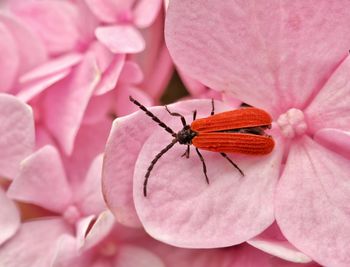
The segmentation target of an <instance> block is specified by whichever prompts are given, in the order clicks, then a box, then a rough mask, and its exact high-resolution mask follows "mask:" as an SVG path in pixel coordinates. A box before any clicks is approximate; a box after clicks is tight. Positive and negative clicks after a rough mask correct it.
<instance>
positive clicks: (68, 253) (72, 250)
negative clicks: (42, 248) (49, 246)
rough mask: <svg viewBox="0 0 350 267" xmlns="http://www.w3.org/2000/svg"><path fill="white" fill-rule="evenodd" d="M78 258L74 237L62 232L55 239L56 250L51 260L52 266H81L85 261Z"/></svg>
mask: <svg viewBox="0 0 350 267" xmlns="http://www.w3.org/2000/svg"><path fill="white" fill-rule="evenodd" d="M80 259H81V258H79V251H78V248H77V241H76V239H75V238H74V237H73V236H71V235H68V234H63V235H61V236H60V238H59V239H58V241H57V246H56V251H55V254H54V256H53V260H52V265H50V266H52V267H69V266H74V267H83V266H87V265H86V263H87V262H86V261H84V260H83V259H81V261H79V260H80ZM84 263H85V264H84Z"/></svg>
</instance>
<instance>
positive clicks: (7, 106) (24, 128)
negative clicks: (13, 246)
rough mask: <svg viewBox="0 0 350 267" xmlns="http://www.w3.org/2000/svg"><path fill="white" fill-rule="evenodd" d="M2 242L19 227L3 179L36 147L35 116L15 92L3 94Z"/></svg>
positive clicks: (0, 107) (0, 118)
mask: <svg viewBox="0 0 350 267" xmlns="http://www.w3.org/2000/svg"><path fill="white" fill-rule="evenodd" d="M0 136H1V138H0V150H1V155H0V177H1V178H0V210H1V212H0V228H1V231H0V245H2V244H3V243H4V242H5V241H7V240H8V239H10V238H11V237H12V236H13V235H14V234H15V233H16V232H17V230H18V228H19V227H20V213H19V210H18V209H17V207H16V205H15V203H14V201H12V200H11V199H9V198H8V197H7V196H6V193H5V191H4V189H3V187H2V184H3V183H2V180H3V178H4V179H8V180H12V179H13V178H14V177H15V176H16V175H17V174H18V173H19V171H20V162H21V160H22V159H24V158H25V157H26V156H27V155H29V154H30V153H31V152H32V150H33V148H34V120H33V114H32V111H31V109H30V108H29V106H27V105H26V104H24V103H22V102H20V101H19V100H18V99H16V98H15V97H14V96H11V95H6V94H0Z"/></svg>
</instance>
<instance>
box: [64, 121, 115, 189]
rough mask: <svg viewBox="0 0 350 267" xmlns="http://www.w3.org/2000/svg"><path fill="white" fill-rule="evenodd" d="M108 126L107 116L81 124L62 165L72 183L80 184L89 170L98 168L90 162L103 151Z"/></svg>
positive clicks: (109, 125)
mask: <svg viewBox="0 0 350 267" xmlns="http://www.w3.org/2000/svg"><path fill="white" fill-rule="evenodd" d="M110 127H111V119H107V118H105V119H103V120H101V118H100V120H99V121H98V122H95V123H91V124H82V125H81V127H80V128H79V131H78V134H77V138H76V140H75V143H74V150H73V152H72V154H71V155H70V156H68V157H64V166H65V168H66V170H67V174H68V176H69V180H70V181H71V182H72V184H75V185H79V186H80V185H81V183H82V182H83V181H84V180H85V178H86V177H87V176H88V173H89V172H90V171H91V172H90V174H93V173H94V172H95V171H97V169H98V168H97V169H96V168H95V167H97V166H98V164H97V165H95V166H94V167H92V166H93V165H92V164H93V163H92V162H93V161H94V160H95V158H96V157H97V156H98V155H99V154H101V153H102V152H103V150H104V147H105V144H106V140H107V137H108V133H109V130H110ZM96 163H98V161H96V162H95V164H96ZM91 167H92V169H91V170H89V169H90V168H91ZM91 179H92V177H91ZM79 186H78V187H79ZM77 190H79V188H77Z"/></svg>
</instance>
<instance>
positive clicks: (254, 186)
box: [134, 101, 282, 248]
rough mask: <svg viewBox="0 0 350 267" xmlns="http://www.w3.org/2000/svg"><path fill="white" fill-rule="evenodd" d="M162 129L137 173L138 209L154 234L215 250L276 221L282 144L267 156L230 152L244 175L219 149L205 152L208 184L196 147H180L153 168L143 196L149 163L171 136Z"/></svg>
mask: <svg viewBox="0 0 350 267" xmlns="http://www.w3.org/2000/svg"><path fill="white" fill-rule="evenodd" d="M207 103H209V101H208V102H207ZM171 110H172V111H174V112H177V111H176V110H174V109H171ZM198 111H201V110H198ZM181 114H183V112H181ZM201 114H202V116H203V114H205V113H202V112H200V113H199V115H201ZM191 115H192V114H191ZM199 117H200V116H199ZM188 119H189V118H188ZM179 126H180V125H179V124H178V127H179ZM157 130H158V131H154V132H153V133H152V136H151V137H150V138H149V139H148V140H147V141H146V143H145V144H144V146H143V147H142V150H141V152H140V155H139V157H138V160H137V162H136V166H135V173H134V202H135V207H136V211H137V214H138V215H139V217H140V220H141V222H142V224H143V226H144V227H145V229H146V231H147V232H148V233H149V234H150V235H151V236H153V237H154V238H156V239H158V240H161V241H163V242H165V243H168V244H171V245H175V246H180V247H193V248H213V247H221V246H230V245H235V244H239V243H242V242H244V241H246V240H248V239H250V238H252V237H254V236H256V235H257V234H259V233H261V232H262V231H263V230H265V229H266V228H267V227H268V226H269V225H270V224H271V223H272V222H273V220H274V214H273V195H274V187H275V185H276V183H277V178H278V174H279V167H278V162H280V160H281V157H282V151H281V146H279V145H276V148H275V150H274V152H273V153H272V154H271V155H269V156H265V157H251V156H250V157H249V156H240V155H234V154H232V155H229V157H230V158H231V159H232V160H233V161H234V162H235V163H236V164H237V165H238V166H239V167H240V168H241V169H242V170H243V172H244V173H245V176H244V177H242V176H241V174H240V173H239V172H238V171H237V170H236V169H235V168H234V167H233V166H232V165H231V164H230V163H229V162H228V161H227V160H226V159H224V158H223V157H222V156H221V155H220V154H219V153H213V152H206V151H201V154H202V155H203V157H204V159H205V162H206V167H207V173H208V177H209V180H210V184H209V185H208V184H207V183H206V181H205V176H204V174H203V167H202V163H201V161H200V159H199V158H198V157H197V155H196V153H195V151H194V148H193V147H192V148H191V150H192V156H191V157H190V158H189V159H186V158H181V155H182V154H183V153H184V151H185V149H186V147H185V146H181V145H175V146H174V147H173V148H172V149H171V150H169V151H168V152H167V153H166V154H165V155H164V156H163V157H162V158H161V160H160V161H159V163H158V164H157V165H156V166H155V168H154V169H153V170H152V173H151V177H150V181H149V184H148V187H147V189H148V195H147V197H144V195H143V184H144V180H145V174H146V171H147V169H148V168H149V166H150V162H151V160H152V159H154V158H155V155H157V154H158V153H159V152H160V151H161V150H162V149H163V148H164V147H165V146H166V145H168V144H169V143H170V142H171V139H172V137H171V136H169V134H166V133H163V132H164V131H163V129H157ZM262 207H263V209H262ZM198 229H201V230H200V231H198Z"/></svg>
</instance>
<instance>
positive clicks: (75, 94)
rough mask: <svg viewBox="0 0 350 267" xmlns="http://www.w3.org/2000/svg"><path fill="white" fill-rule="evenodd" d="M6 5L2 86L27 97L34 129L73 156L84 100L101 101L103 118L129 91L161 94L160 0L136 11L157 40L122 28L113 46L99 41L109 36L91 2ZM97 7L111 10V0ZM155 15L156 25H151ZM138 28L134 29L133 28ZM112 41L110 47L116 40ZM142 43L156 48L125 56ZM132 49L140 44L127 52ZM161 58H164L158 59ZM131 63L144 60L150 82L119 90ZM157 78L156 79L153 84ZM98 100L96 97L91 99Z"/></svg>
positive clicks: (167, 67) (165, 64)
mask: <svg viewBox="0 0 350 267" xmlns="http://www.w3.org/2000/svg"><path fill="white" fill-rule="evenodd" d="M9 7H10V8H9V10H10V11H9V12H7V13H9V15H6V16H5V15H2V16H0V19H1V22H3V26H4V27H3V28H4V29H3V33H4V34H3V38H4V43H5V44H6V45H4V47H3V49H2V51H3V53H1V55H3V58H4V60H2V64H4V66H3V68H4V69H6V70H7V71H6V73H4V80H5V84H4V88H3V89H2V88H0V89H2V90H3V91H8V92H11V93H14V94H17V96H18V97H19V98H20V99H22V100H23V101H26V102H29V103H30V105H32V106H33V108H34V110H35V115H36V116H35V117H36V124H37V126H38V128H39V127H40V128H43V129H44V131H47V132H49V135H52V136H53V137H54V138H55V139H56V140H57V141H58V143H59V145H60V147H62V149H63V151H64V152H65V153H66V154H67V155H70V154H71V153H72V149H73V146H74V141H75V139H76V136H77V133H78V130H79V128H80V125H81V124H82V123H83V121H84V115H85V113H86V112H87V110H88V107H89V105H90V106H91V105H94V106H95V107H96V104H98V105H101V107H100V108H99V110H100V111H101V112H100V115H101V117H100V119H101V120H102V119H106V118H108V117H109V115H110V114H111V113H112V112H115V110H116V108H115V107H116V106H118V108H119V110H121V109H122V108H121V106H124V103H126V105H128V104H129V102H128V101H124V100H120V99H123V96H124V95H125V94H127V93H128V92H129V91H130V90H131V91H134V92H136V94H138V95H141V96H142V99H147V102H149V103H150V102H153V99H152V98H153V97H154V98H158V97H159V96H160V94H161V92H162V90H163V89H164V85H165V84H166V82H167V80H168V79H169V75H170V72H171V62H170V58H169V56H168V54H167V53H166V52H164V51H163V50H164V47H165V45H164V40H163V38H160V37H159V36H160V34H162V32H163V29H162V27H160V26H161V25H162V22H163V15H162V14H161V13H160V10H161V1H157V3H156V2H155V3H154V4H152V5H151V6H149V4H148V3H143V2H142V1H141V2H140V7H139V8H136V9H135V10H134V12H135V21H136V22H137V25H142V27H143V28H145V27H147V29H145V31H144V32H145V34H146V33H147V34H149V35H150V36H151V37H157V38H154V39H153V38H149V39H147V40H146V41H145V40H144V39H143V35H141V33H137V36H138V37H137V38H136V39H134V38H131V37H132V36H134V35H133V34H131V35H132V36H131V37H130V36H129V33H130V31H129V30H120V32H119V34H118V36H117V37H118V38H117V39H118V40H126V42H122V44H120V47H119V48H118V49H117V50H116V49H114V48H115V47H114V48H111V47H110V46H108V44H106V43H105V42H104V41H105V40H106V38H107V39H108V38H110V35H108V34H103V36H104V37H105V38H102V39H101V40H102V41H101V40H100V39H99V38H98V36H99V34H98V33H99V32H100V31H99V30H100V29H102V28H104V27H105V25H102V23H104V21H100V20H99V17H98V16H97V17H96V16H95V14H94V13H93V12H92V11H94V10H95V9H94V7H95V6H94V5H92V6H91V5H90V4H89V5H87V4H86V3H85V1H83V0H77V1H48V2H42V1H37V0H32V1H25V2H21V1H11V2H9ZM90 7H92V8H91V10H90ZM98 7H99V8H102V9H103V8H104V7H107V8H108V2H105V3H104V4H100V5H98ZM115 8H120V9H122V10H124V8H126V7H124V4H123V3H119V4H116V5H115ZM140 8H141V9H142V10H144V11H146V13H147V14H149V16H148V17H147V18H148V19H147V21H143V18H145V16H142V15H140V10H139V9H140ZM158 17H159V18H158ZM156 19H157V21H156V23H153V22H155V20H156ZM136 22H135V23H136ZM114 23H115V25H114V26H113V27H117V28H119V29H122V28H125V27H126V28H128V27H129V26H126V25H125V21H115V22H114ZM119 24H120V25H119ZM0 26H1V25H0ZM130 27H131V28H133V27H134V26H130ZM130 27H129V28H130ZM140 27H141V26H140ZM133 29H134V28H133ZM0 30H1V29H0ZM136 31H137V30H136V28H135V29H134V30H133V32H136ZM113 36H114V37H115V35H113ZM25 37H28V38H27V39H25ZM129 37H130V38H129ZM114 41H115V40H114ZM114 41H113V45H116V43H115V42H114ZM28 42H30V44H29V45H28V44H27V43H28ZM140 42H142V43H143V45H142V47H139V43H140ZM146 44H147V45H150V46H151V47H153V46H154V47H156V49H158V50H157V51H154V50H152V49H148V48H147V50H146V51H145V52H147V53H150V56H142V53H141V54H140V55H138V56H136V55H135V56H134V57H132V56H130V55H128V54H127V53H139V52H141V51H142V50H143V49H144V47H145V45H146ZM153 44H154V45H153ZM27 46H28V48H27ZM135 46H137V47H139V49H137V50H133V49H131V48H132V47H135ZM130 49H131V50H130ZM159 56H161V60H158V58H156V57H159ZM0 57H1V58H2V56H0ZM5 59H6V60H5ZM146 61H147V62H146ZM158 61H160V62H161V64H159V62H158ZM129 62H132V64H140V65H141V63H142V66H141V70H142V71H147V73H146V76H145V77H146V78H149V81H147V82H143V80H142V79H141V80H138V81H137V83H136V84H133V87H132V88H131V89H130V90H129V86H124V88H126V89H125V90H126V91H127V92H124V90H121V89H120V88H117V85H118V87H120V86H119V77H120V75H121V73H122V72H123V71H124V68H127V66H126V65H127V63H129ZM150 69H151V70H152V71H153V72H150ZM155 71H157V72H155ZM124 72H125V71H124ZM129 75H133V73H129ZM5 76H6V77H5ZM156 76H157V77H159V81H154V77H156ZM129 78H130V79H133V77H129ZM124 88H123V89H124ZM143 88H145V89H144V92H143ZM110 91H116V93H115V94H116V95H117V100H116V101H110V103H109V105H102V104H105V102H106V101H100V98H103V97H100V96H103V95H106V94H107V93H108V92H110ZM150 95H151V96H152V98H151V97H150ZM95 98H98V100H96V101H94V100H95ZM91 102H95V103H94V104H91ZM124 112H125V111H124ZM124 114H125V113H124ZM118 115H120V114H118ZM122 115H123V114H122ZM85 122H87V120H85ZM39 142H41V141H40V140H39ZM41 143H42V142H41Z"/></svg>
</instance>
